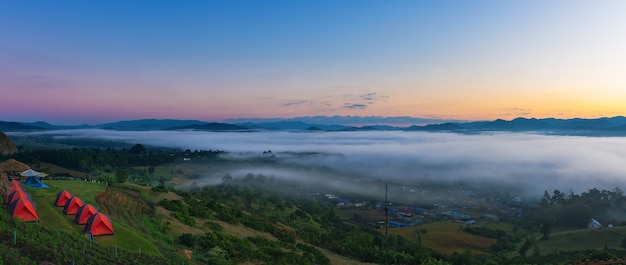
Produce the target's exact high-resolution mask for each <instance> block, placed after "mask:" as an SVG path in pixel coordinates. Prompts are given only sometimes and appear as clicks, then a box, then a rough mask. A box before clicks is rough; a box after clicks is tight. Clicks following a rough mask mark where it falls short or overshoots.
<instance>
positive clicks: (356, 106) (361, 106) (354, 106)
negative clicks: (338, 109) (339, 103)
mask: <svg viewBox="0 0 626 265" xmlns="http://www.w3.org/2000/svg"><path fill="white" fill-rule="evenodd" d="M343 107H344V108H346V109H365V108H367V105H366V104H358V103H357V104H350V103H345V104H344V105H343Z"/></svg>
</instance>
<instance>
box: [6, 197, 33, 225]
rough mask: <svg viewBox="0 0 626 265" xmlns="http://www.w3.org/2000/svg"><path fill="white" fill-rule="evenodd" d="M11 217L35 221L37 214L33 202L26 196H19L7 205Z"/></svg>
mask: <svg viewBox="0 0 626 265" xmlns="http://www.w3.org/2000/svg"><path fill="white" fill-rule="evenodd" d="M9 213H10V214H11V217H14V218H19V219H22V220H23V221H26V222H29V221H37V220H39V215H37V210H36V209H35V203H33V201H31V200H30V199H28V198H19V199H17V200H16V201H14V202H13V203H11V204H10V205H9Z"/></svg>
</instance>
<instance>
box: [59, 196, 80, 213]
mask: <svg viewBox="0 0 626 265" xmlns="http://www.w3.org/2000/svg"><path fill="white" fill-rule="evenodd" d="M84 204H85V203H84V202H83V200H81V199H80V198H78V197H72V198H71V199H69V200H67V202H65V207H64V208H63V213H64V214H76V213H77V212H78V208H80V207H81V206H83V205H84Z"/></svg>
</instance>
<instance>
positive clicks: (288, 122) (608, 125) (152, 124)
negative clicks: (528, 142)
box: [0, 116, 626, 136]
mask: <svg viewBox="0 0 626 265" xmlns="http://www.w3.org/2000/svg"><path fill="white" fill-rule="evenodd" d="M259 121H261V120H259ZM311 128H314V130H311ZM60 129H63V130H71V129H107V130H119V131H150V130H201V131H238V132H251V131H320V132H324V131H392V130H397V131H428V132H458V133H473V132H481V131H503V132H541V133H546V134H564V135H588V136H626V117H624V116H615V117H602V118H592V119H589V118H571V119H557V118H541V119H538V118H524V117H518V118H515V119H512V120H504V119H496V120H492V121H469V122H452V121H444V122H439V123H429V124H420V125H417V124H416V125H411V126H408V127H400V126H391V125H384V124H378V125H364V126H350V125H345V124H323V123H321V124H320V123H308V122H304V121H297V120H292V119H283V120H277V121H266V122H250V121H248V122H242V123H223V122H205V121H200V120H176V119H141V120H125V121H118V122H111V123H105V124H100V125H77V126H59V125H52V124H50V123H47V122H41V121H40V122H35V123H20V122H8V121H0V131H7V132H20V131H21V132H27V131H43V130H60Z"/></svg>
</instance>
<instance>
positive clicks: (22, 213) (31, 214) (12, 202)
mask: <svg viewBox="0 0 626 265" xmlns="http://www.w3.org/2000/svg"><path fill="white" fill-rule="evenodd" d="M10 183H11V190H9V194H8V195H7V197H6V198H5V199H4V203H5V204H8V205H9V214H10V215H11V216H12V217H14V218H19V219H22V220H23V221H26V222H29V221H39V215H37V210H36V208H35V202H33V200H32V199H31V198H30V194H28V192H26V190H25V189H24V187H22V183H21V182H19V181H17V180H12V181H11V182H10Z"/></svg>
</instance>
